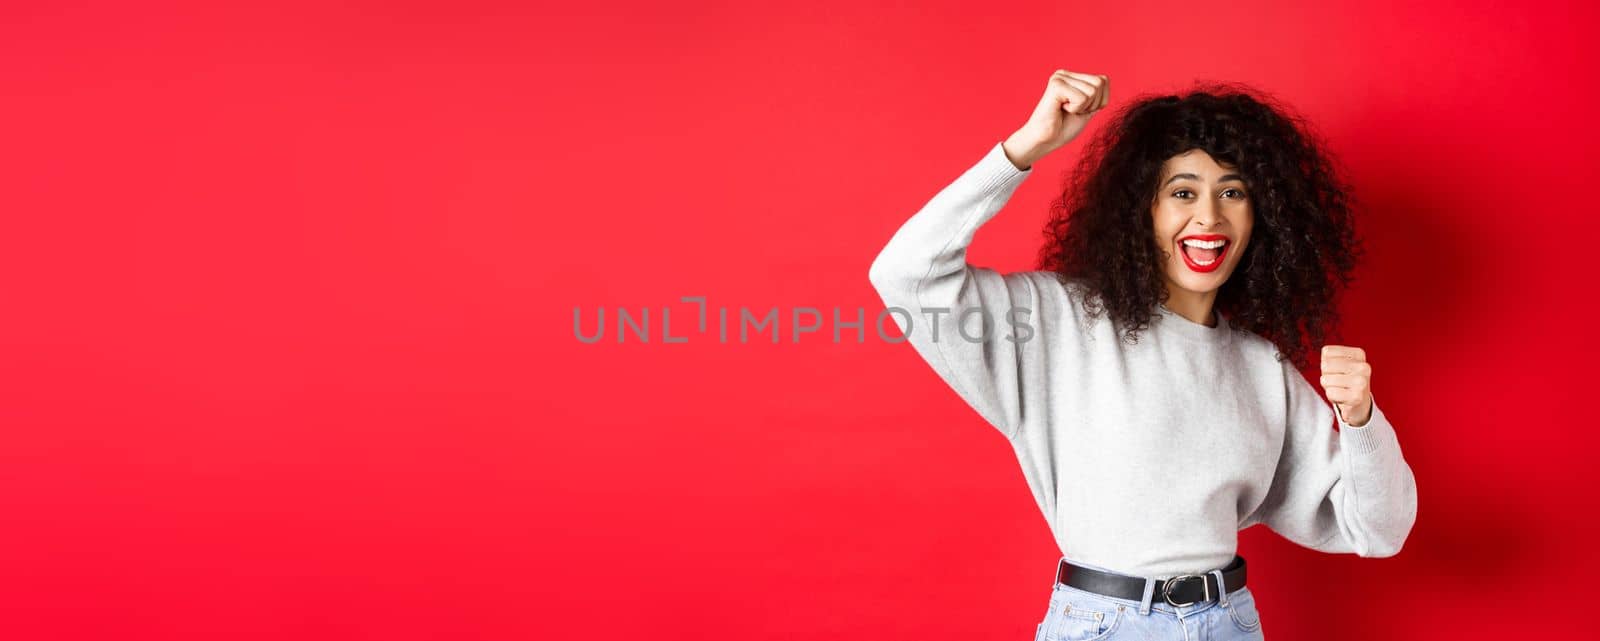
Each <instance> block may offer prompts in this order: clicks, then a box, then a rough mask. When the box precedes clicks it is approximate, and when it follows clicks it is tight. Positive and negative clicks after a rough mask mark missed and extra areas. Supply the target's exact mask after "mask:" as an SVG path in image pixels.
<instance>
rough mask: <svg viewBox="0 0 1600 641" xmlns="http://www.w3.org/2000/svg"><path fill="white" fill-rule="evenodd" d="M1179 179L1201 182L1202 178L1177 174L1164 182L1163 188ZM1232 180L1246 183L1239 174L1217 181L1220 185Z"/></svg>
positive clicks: (1229, 175)
mask: <svg viewBox="0 0 1600 641" xmlns="http://www.w3.org/2000/svg"><path fill="white" fill-rule="evenodd" d="M1179 178H1188V179H1189V180H1200V177H1199V176H1196V175H1194V174H1176V175H1174V176H1173V177H1171V178H1168V179H1167V182H1164V183H1161V186H1162V187H1165V186H1167V185H1168V184H1171V183H1172V181H1174V180H1177V179H1179ZM1230 180H1237V181H1239V182H1244V178H1243V177H1242V176H1240V175H1239V174H1228V175H1226V176H1223V177H1221V178H1218V179H1217V182H1219V183H1225V182H1228V181H1230Z"/></svg>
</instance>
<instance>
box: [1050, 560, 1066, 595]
mask: <svg viewBox="0 0 1600 641" xmlns="http://www.w3.org/2000/svg"><path fill="white" fill-rule="evenodd" d="M1065 567H1067V557H1066V555H1062V556H1061V558H1060V559H1057V560H1056V578H1055V581H1054V582H1052V583H1051V584H1050V589H1052V590H1054V589H1056V586H1057V585H1060V584H1061V569H1062V568H1065Z"/></svg>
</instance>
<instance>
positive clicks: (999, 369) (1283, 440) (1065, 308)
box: [869, 144, 1417, 578]
mask: <svg viewBox="0 0 1600 641" xmlns="http://www.w3.org/2000/svg"><path fill="white" fill-rule="evenodd" d="M1031 173H1032V169H1031V168H1030V169H1029V170H1026V171H1023V170H1019V169H1017V167H1016V166H1015V165H1013V164H1011V161H1009V160H1007V159H1006V157H1005V153H1004V151H1003V150H1002V148H1001V146H1000V145H999V144H996V145H995V146H994V147H993V148H992V149H990V150H989V152H988V153H987V154H986V155H984V156H983V158H982V159H981V160H979V161H978V162H977V164H976V165H974V166H972V167H971V168H970V169H968V170H967V171H966V172H965V173H963V174H962V175H961V176H960V177H959V178H957V179H956V180H955V182H953V183H951V184H950V185H949V186H947V187H945V188H944V189H943V190H941V191H940V192H939V193H938V194H937V195H935V196H934V197H933V198H932V199H931V200H929V201H928V203H927V204H926V205H924V206H923V207H922V209H921V210H920V211H918V212H917V213H916V214H915V215H913V216H912V217H911V218H910V219H909V220H907V221H906V222H905V224H904V225H902V226H901V227H900V229H899V231H897V232H896V233H895V234H894V236H893V237H892V238H891V239H890V240H889V243H888V244H887V245H886V246H885V247H884V248H883V251H882V252H881V253H880V254H879V255H878V257H877V259H876V260H874V261H873V263H872V267H871V270H870V272H869V277H870V279H871V281H872V285H873V287H875V288H876V289H877V291H878V293H879V294H880V295H881V296H882V298H883V302H884V304H885V305H886V306H887V307H889V308H890V311H891V312H892V313H893V317H894V319H895V323H896V324H897V325H898V326H899V327H900V331H901V332H902V333H903V334H904V335H905V336H906V337H907V342H909V343H911V345H912V346H913V347H914V348H915V349H916V352H917V354H919V355H920V356H921V358H922V359H923V360H924V361H926V362H927V363H928V365H929V366H930V367H932V368H933V370H934V371H935V372H937V373H938V374H939V376H940V377H941V378H942V379H944V381H945V382H946V383H948V384H949V385H950V387H951V388H952V389H953V390H955V392H956V393H957V394H959V395H960V396H961V398H962V399H964V400H966V402H967V403H968V404H969V405H971V406H972V408H973V409H974V410H976V411H977V413H978V414H979V415H980V416H982V417H983V418H984V419H985V420H986V421H988V422H989V424H991V425H993V426H994V427H995V428H997V429H998V430H999V431H1000V433H1001V434H1003V435H1004V436H1005V438H1006V439H1007V440H1008V441H1009V442H1010V443H1011V447H1012V449H1013V450H1014V452H1015V453H1016V457H1017V462H1018V463H1020V464H1021V466H1022V474H1023V477H1024V479H1025V480H1026V481H1027V484H1028V489H1029V490H1031V491H1032V492H1033V497H1034V500H1035V501H1036V502H1037V503H1038V506H1039V509H1040V511H1042V512H1043V513H1044V517H1045V520H1046V521H1047V522H1048V523H1049V526H1050V529H1051V532H1052V533H1053V535H1054V536H1055V540H1056V544H1057V545H1058V546H1060V548H1061V552H1062V554H1063V555H1065V556H1066V558H1067V559H1068V560H1070V561H1074V562H1076V563H1080V564H1084V565H1089V566H1093V567H1098V568H1103V569H1108V570H1112V571H1115V572H1121V573H1125V574H1131V575H1137V576H1148V577H1154V578H1168V577H1171V576H1175V575H1179V574H1189V573H1199V572H1204V571H1207V570H1211V569H1214V568H1219V567H1222V566H1223V565H1224V564H1226V563H1227V562H1228V561H1229V560H1231V559H1232V558H1233V555H1234V552H1235V548H1236V547H1237V544H1238V531H1239V530H1241V529H1244V528H1246V527H1249V526H1251V525H1255V524H1257V523H1261V524H1265V525H1266V526H1267V527H1269V528H1271V529H1272V530H1273V531H1275V532H1278V533H1279V534H1281V535H1282V536H1284V537H1286V538H1288V539H1289V540H1291V541H1294V542H1295V543H1298V544H1300V545H1303V546H1305V547H1308V548H1312V549H1315V550H1321V551H1323V552H1353V553H1355V554H1358V555H1361V556H1369V557H1382V556H1391V555H1393V554H1395V553H1396V552H1398V551H1399V550H1400V546H1401V544H1402V543H1403V542H1404V541H1405V539H1406V535H1407V534H1409V533H1410V531H1411V526H1412V523H1413V522H1414V521H1415V520H1416V514H1417V494H1416V482H1415V479H1414V477H1413V476H1412V472H1411V468H1410V466H1409V465H1407V463H1406V461H1405V458H1404V457H1403V456H1402V455H1401V453H1400V443H1399V441H1398V440H1397V439H1396V437H1395V431H1394V427H1393V426H1392V425H1390V424H1389V420H1388V419H1387V418H1386V417H1385V416H1384V413H1383V410H1382V409H1380V408H1379V406H1378V405H1377V403H1376V401H1374V404H1373V408H1372V415H1371V418H1369V419H1368V420H1367V423H1366V424H1364V425H1363V426H1361V427H1353V426H1351V425H1349V424H1348V423H1346V422H1345V421H1344V418H1343V417H1342V416H1340V415H1339V414H1338V413H1337V412H1335V411H1334V409H1333V408H1332V407H1331V406H1330V405H1329V404H1328V403H1327V401H1325V400H1323V398H1322V396H1321V394H1320V393H1319V392H1318V391H1317V390H1316V389H1315V388H1313V387H1312V386H1311V384H1310V383H1309V382H1308V381H1307V380H1306V378H1305V377H1304V376H1303V375H1302V374H1301V373H1300V371H1299V369H1298V368H1296V367H1295V366H1294V364H1293V363H1292V362H1291V361H1288V360H1283V361H1281V362H1280V361H1279V360H1278V359H1277V358H1275V354H1276V353H1277V349H1276V347H1275V346H1274V345H1273V344H1272V343H1271V342H1270V341H1268V340H1266V339H1264V338H1262V337H1261V336H1259V335H1257V334H1255V333H1253V332H1248V331H1245V330H1242V329H1235V328H1233V327H1231V326H1230V325H1229V323H1228V319H1227V318H1226V316H1225V315H1223V314H1221V313H1215V312H1214V313H1215V316H1216V318H1217V323H1216V327H1207V326H1205V325H1202V324H1199V323H1195V322H1193V321H1190V320H1188V319H1186V318H1184V317H1182V316H1180V315H1178V314H1176V313H1175V312H1173V311H1172V310H1170V309H1167V308H1166V306H1165V305H1160V306H1158V309H1157V310H1156V312H1157V314H1156V316H1155V317H1153V318H1152V321H1151V322H1152V326H1151V327H1150V328H1149V329H1148V330H1146V331H1144V332H1142V333H1141V334H1140V335H1139V340H1138V342H1137V343H1135V344H1128V343H1126V342H1123V341H1120V340H1119V335H1118V334H1117V332H1116V331H1115V329H1114V328H1113V327H1112V324H1111V321H1110V319H1109V318H1108V317H1105V316H1104V315H1102V316H1101V317H1100V318H1098V319H1091V318H1090V317H1089V316H1088V314H1087V312H1086V311H1085V309H1084V307H1083V292H1084V289H1083V287H1082V286H1081V285H1080V284H1079V283H1078V282H1076V281H1072V282H1070V283H1066V284H1063V283H1062V282H1061V281H1059V280H1057V279H1056V277H1055V275H1054V274H1051V273H1048V272H1042V271H1031V272H1015V273H1008V274H1001V273H997V272H995V271H994V270H992V269H988V268H984V267H977V266H973V265H969V264H968V263H967V262H966V249H967V245H968V244H969V243H970V242H971V241H972V238H973V236H974V234H976V232H977V230H978V227H979V226H980V225H982V224H983V223H984V222H986V221H988V220H989V219H990V218H992V217H993V216H994V215H995V214H996V213H997V212H999V210H1000V209H1001V207H1002V206H1004V205H1005V203H1006V201H1007V200H1008V199H1009V198H1010V197H1011V194H1012V193H1013V192H1014V191H1015V190H1016V188H1017V186H1018V185H1019V184H1021V183H1022V181H1023V180H1024V179H1025V178H1026V177H1027V176H1028V175H1030V174H1031ZM895 308H898V310H897V309H895ZM901 310H903V311H901ZM985 330H987V331H985ZM1336 422H1337V423H1338V426H1339V430H1338V431H1335V430H1334V424H1335V423H1336Z"/></svg>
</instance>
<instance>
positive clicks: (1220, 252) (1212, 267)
mask: <svg viewBox="0 0 1600 641" xmlns="http://www.w3.org/2000/svg"><path fill="white" fill-rule="evenodd" d="M1190 238H1193V239H1195V240H1203V241H1215V240H1220V241H1224V243H1223V245H1222V247H1220V248H1218V249H1217V257H1216V259H1214V260H1212V261H1211V262H1209V263H1207V264H1204V265H1201V264H1200V263H1197V262H1194V259H1193V258H1190V257H1189V252H1188V251H1185V250H1184V248H1183V247H1184V245H1183V241H1185V240H1187V239H1190ZM1232 248H1233V241H1232V240H1229V239H1228V237H1227V236H1224V235H1222V234H1191V235H1188V236H1184V237H1182V238H1179V239H1178V254H1179V255H1180V256H1183V263H1184V264H1185V265H1188V266H1189V269H1191V270H1193V271H1195V272H1198V273H1201V274H1207V273H1210V272H1214V271H1216V270H1217V268H1218V267H1221V266H1222V259H1223V258H1226V257H1227V256H1228V250H1229V249H1232Z"/></svg>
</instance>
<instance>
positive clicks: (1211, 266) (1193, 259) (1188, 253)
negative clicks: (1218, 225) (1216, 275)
mask: <svg viewBox="0 0 1600 641" xmlns="http://www.w3.org/2000/svg"><path fill="white" fill-rule="evenodd" d="M1178 245H1179V251H1180V253H1182V254H1183V262H1184V264H1186V265H1188V266H1189V269H1191V270H1194V271H1197V272H1200V273H1206V272H1210V271H1213V270H1215V269H1216V268H1218V267H1221V266H1222V259H1223V258H1224V257H1226V256H1227V255H1228V248H1229V247H1230V246H1231V243H1229V242H1228V239H1227V237H1225V236H1220V235H1207V236H1190V237H1187V238H1181V239H1179V240H1178Z"/></svg>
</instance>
